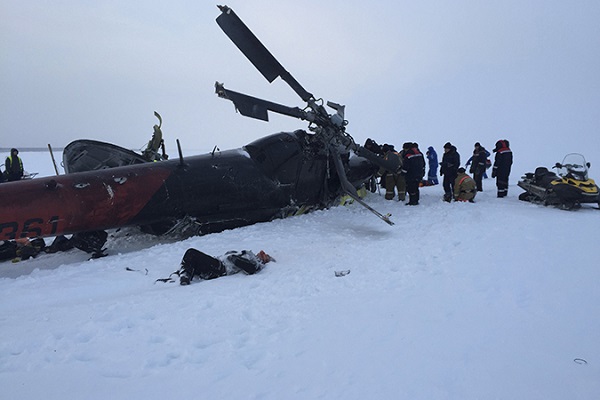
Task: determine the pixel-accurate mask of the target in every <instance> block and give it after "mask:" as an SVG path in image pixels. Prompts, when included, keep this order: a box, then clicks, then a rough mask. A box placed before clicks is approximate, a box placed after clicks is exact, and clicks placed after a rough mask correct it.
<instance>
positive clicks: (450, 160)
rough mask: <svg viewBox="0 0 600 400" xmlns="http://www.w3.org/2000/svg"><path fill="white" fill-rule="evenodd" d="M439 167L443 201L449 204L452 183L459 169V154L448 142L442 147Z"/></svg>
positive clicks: (452, 190) (452, 188)
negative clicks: (442, 154)
mask: <svg viewBox="0 0 600 400" xmlns="http://www.w3.org/2000/svg"><path fill="white" fill-rule="evenodd" d="M440 166H441V167H440V175H442V176H443V177H444V183H443V185H444V201H448V202H450V201H452V195H453V193H454V181H455V180H456V176H457V174H458V172H457V171H458V168H459V167H460V154H458V152H457V151H456V147H455V146H453V145H452V143H450V142H447V143H446V144H445V145H444V156H443V157H442V162H441V163H440Z"/></svg>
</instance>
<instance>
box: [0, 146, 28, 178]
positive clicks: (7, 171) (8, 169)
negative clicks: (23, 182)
mask: <svg viewBox="0 0 600 400" xmlns="http://www.w3.org/2000/svg"><path fill="white" fill-rule="evenodd" d="M21 178H23V160H21V158H20V157H19V150H17V149H15V148H13V149H10V155H9V156H8V157H6V160H5V161H4V172H1V171H0V182H4V181H8V182H12V181H18V180H20V179H21Z"/></svg>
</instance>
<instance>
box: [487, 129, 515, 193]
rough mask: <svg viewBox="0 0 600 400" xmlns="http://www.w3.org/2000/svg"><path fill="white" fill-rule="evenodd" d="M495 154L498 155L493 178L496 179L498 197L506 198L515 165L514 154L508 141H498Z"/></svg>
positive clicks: (495, 159) (495, 160)
mask: <svg viewBox="0 0 600 400" xmlns="http://www.w3.org/2000/svg"><path fill="white" fill-rule="evenodd" d="M494 153H496V156H495V158H494V167H493V169H492V178H496V187H497V188H498V197H506V195H507V194H508V177H509V175H510V168H511V166H512V163H513V154H512V150H511V149H510V147H509V142H508V140H506V139H504V140H498V141H497V142H496V148H495V149H494Z"/></svg>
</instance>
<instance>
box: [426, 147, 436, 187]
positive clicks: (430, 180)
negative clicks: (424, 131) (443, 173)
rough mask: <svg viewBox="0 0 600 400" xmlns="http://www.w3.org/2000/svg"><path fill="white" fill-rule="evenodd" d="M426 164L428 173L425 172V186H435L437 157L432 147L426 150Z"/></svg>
mask: <svg viewBox="0 0 600 400" xmlns="http://www.w3.org/2000/svg"><path fill="white" fill-rule="evenodd" d="M425 154H426V155H427V162H428V164H429V171H428V172H427V186H433V185H437V184H438V183H439V182H438V178H437V171H438V156H437V153H436V151H435V149H434V148H433V146H429V148H428V149H427V153H425Z"/></svg>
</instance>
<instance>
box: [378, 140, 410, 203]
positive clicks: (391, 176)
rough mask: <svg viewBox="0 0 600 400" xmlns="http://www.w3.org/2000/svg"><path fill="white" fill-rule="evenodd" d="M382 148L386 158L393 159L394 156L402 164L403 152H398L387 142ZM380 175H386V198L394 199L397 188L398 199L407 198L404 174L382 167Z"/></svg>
mask: <svg viewBox="0 0 600 400" xmlns="http://www.w3.org/2000/svg"><path fill="white" fill-rule="evenodd" d="M382 150H383V153H384V156H383V159H384V160H391V159H392V157H394V158H396V159H398V163H399V165H400V167H401V166H402V152H400V153H398V152H397V151H396V150H395V149H394V145H391V144H387V143H386V144H384V145H383V147H382ZM379 175H381V176H382V177H383V176H384V177H385V199H386V200H394V197H395V195H396V190H398V200H400V201H404V199H405V198H406V181H405V180H404V176H402V175H401V174H399V173H398V172H397V171H387V170H386V169H381V170H380V171H379Z"/></svg>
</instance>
